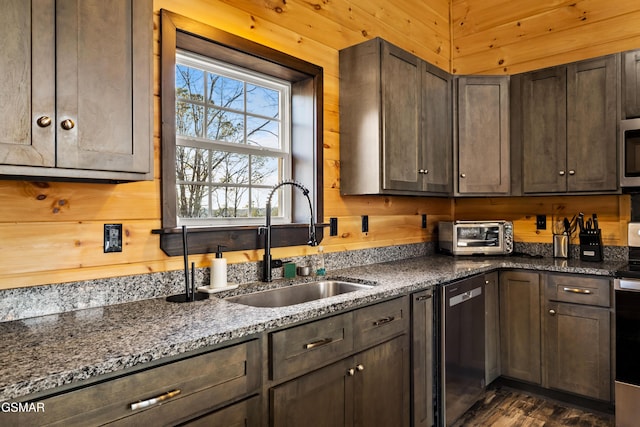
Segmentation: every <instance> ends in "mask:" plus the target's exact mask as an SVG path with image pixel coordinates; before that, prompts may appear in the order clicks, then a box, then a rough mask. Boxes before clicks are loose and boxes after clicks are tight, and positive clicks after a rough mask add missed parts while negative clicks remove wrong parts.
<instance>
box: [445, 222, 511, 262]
mask: <svg viewBox="0 0 640 427" xmlns="http://www.w3.org/2000/svg"><path fill="white" fill-rule="evenodd" d="M438 242H439V249H440V251H441V252H443V253H446V254H451V255H507V254H510V253H512V252H513V223H512V222H511V221H440V222H439V223H438Z"/></svg>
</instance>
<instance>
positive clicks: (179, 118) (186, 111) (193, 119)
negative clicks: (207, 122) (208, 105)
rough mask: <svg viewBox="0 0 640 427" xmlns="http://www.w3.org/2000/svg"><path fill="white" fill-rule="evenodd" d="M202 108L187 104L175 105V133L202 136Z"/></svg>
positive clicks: (178, 103) (179, 103)
mask: <svg viewBox="0 0 640 427" xmlns="http://www.w3.org/2000/svg"><path fill="white" fill-rule="evenodd" d="M202 123H204V108H203V107H202V106H200V105H195V104H191V103H188V102H177V103H176V133H177V134H178V135H184V136H195V137H201V136H202Z"/></svg>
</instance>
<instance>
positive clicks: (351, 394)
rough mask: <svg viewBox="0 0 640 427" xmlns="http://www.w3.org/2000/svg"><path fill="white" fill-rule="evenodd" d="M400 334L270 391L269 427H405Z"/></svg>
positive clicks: (404, 356)
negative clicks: (270, 426)
mask: <svg viewBox="0 0 640 427" xmlns="http://www.w3.org/2000/svg"><path fill="white" fill-rule="evenodd" d="M408 348H409V346H408V343H407V337H406V335H403V336H400V337H398V338H395V339H393V340H391V341H387V342H385V343H383V344H379V345H377V346H375V347H373V348H371V349H369V350H365V351H364V352H362V353H359V354H356V355H355V356H352V357H349V358H346V359H344V360H342V361H340V362H337V363H334V364H333V365H329V366H327V367H325V368H321V369H319V370H317V371H314V372H311V373H309V374H306V375H303V376H301V377H299V378H297V379H294V380H292V381H289V382H287V383H284V384H281V385H278V386H276V387H273V388H272V389H271V390H270V405H271V407H270V412H271V425H272V426H273V427H284V426H291V427H298V426H307V427H340V426H361V427H376V426H380V427H387V426H398V427H401V426H408V425H409V353H408V351H409V349H408Z"/></svg>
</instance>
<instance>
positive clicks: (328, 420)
mask: <svg viewBox="0 0 640 427" xmlns="http://www.w3.org/2000/svg"><path fill="white" fill-rule="evenodd" d="M350 369H355V367H354V366H353V361H352V360H351V358H349V359H345V360H343V361H341V362H338V363H334V364H333V365H330V366H327V367H326V368H322V369H319V370H317V371H314V372H312V373H310V374H307V375H304V376H302V377H300V378H298V379H295V380H293V381H289V382H287V383H285V384H282V385H279V386H277V387H274V388H272V389H271V393H270V394H271V397H270V405H271V410H270V412H271V425H272V426H273V427H299V426H306V427H341V426H351V425H353V386H354V383H353V380H352V377H351V376H350V375H349V372H351V371H350ZM353 372H354V373H355V371H353Z"/></svg>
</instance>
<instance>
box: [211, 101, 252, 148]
mask: <svg viewBox="0 0 640 427" xmlns="http://www.w3.org/2000/svg"><path fill="white" fill-rule="evenodd" d="M207 116H208V117H207V138H208V139H212V140H214V141H224V142H235V143H239V144H242V143H244V115H242V114H238V113H232V112H229V111H225V110H219V109H217V108H208V109H207Z"/></svg>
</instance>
